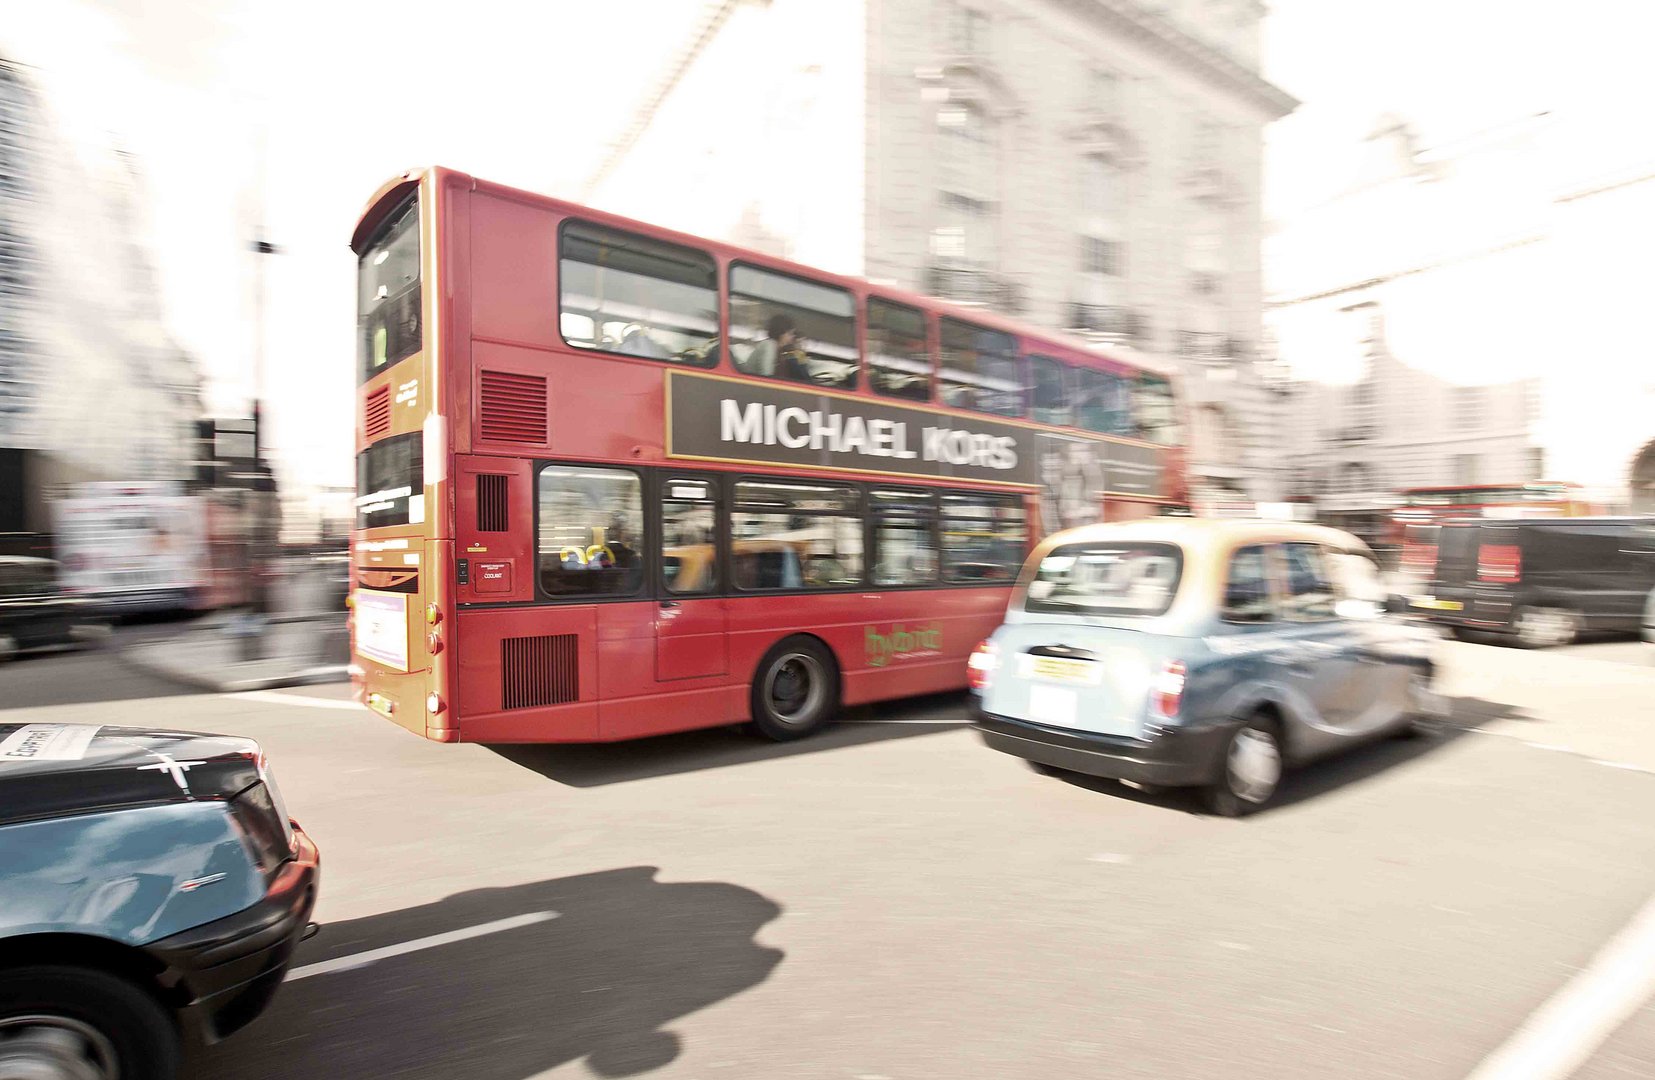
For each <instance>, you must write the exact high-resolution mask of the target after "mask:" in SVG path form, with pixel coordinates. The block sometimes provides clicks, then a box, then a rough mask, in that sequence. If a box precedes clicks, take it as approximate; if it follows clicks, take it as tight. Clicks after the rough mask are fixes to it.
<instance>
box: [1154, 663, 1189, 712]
mask: <svg viewBox="0 0 1655 1080" xmlns="http://www.w3.org/2000/svg"><path fill="white" fill-rule="evenodd" d="M1151 700H1152V701H1153V702H1154V704H1155V711H1156V712H1158V713H1160V714H1161V715H1162V716H1165V717H1174V716H1177V715H1178V708H1179V706H1181V705H1182V704H1183V703H1184V662H1183V661H1182V660H1168V661H1167V662H1166V663H1165V664H1162V665H1161V673H1160V674H1159V675H1157V676H1156V677H1155V687H1154V692H1153V695H1152V698H1151Z"/></svg>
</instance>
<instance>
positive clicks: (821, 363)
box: [730, 263, 857, 389]
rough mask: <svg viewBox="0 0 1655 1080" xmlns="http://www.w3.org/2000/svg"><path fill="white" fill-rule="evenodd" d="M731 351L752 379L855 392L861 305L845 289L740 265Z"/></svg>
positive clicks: (733, 288) (734, 270) (734, 271)
mask: <svg viewBox="0 0 1655 1080" xmlns="http://www.w3.org/2000/svg"><path fill="white" fill-rule="evenodd" d="M730 352H731V354H732V355H733V356H734V357H735V361H736V368H737V370H739V371H744V372H746V373H747V374H749V375H764V376H767V377H769V378H772V379H788V380H791V381H793V382H802V383H810V384H812V385H815V386H832V387H837V388H839V389H849V388H851V387H853V386H855V385H856V363H857V352H856V300H855V298H854V297H852V296H851V294H850V293H848V292H846V291H845V290H844V289H839V288H835V287H833V286H831V285H821V284H818V283H817V282H814V281H808V280H806V279H804V278H798V277H793V276H792V275H790V274H778V273H775V272H774V271H770V270H761V269H759V268H758V267H756V266H743V265H741V264H739V263H738V264H736V265H735V266H732V267H731V268H730Z"/></svg>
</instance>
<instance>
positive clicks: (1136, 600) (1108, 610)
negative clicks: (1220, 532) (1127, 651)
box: [1023, 543, 1184, 615]
mask: <svg viewBox="0 0 1655 1080" xmlns="http://www.w3.org/2000/svg"><path fill="white" fill-rule="evenodd" d="M1183 569H1184V559H1183V553H1182V552H1181V551H1179V549H1178V548H1177V547H1175V546H1174V545H1172V544H1147V543H1138V544H1109V543H1094V544H1067V545H1065V546H1063V547H1059V548H1054V549H1052V551H1050V552H1049V553H1048V554H1047V555H1046V557H1045V558H1043V559H1041V560H1040V565H1039V566H1038V567H1037V568H1036V569H1035V572H1034V575H1033V577H1031V578H1030V579H1029V582H1028V588H1027V591H1026V595H1025V598H1024V601H1023V610H1024V611H1032V612H1039V613H1044V614H1051V615H1161V614H1164V613H1165V612H1166V610H1167V608H1169V607H1171V606H1172V598H1173V596H1174V595H1176V594H1177V592H1178V582H1179V579H1180V578H1181V577H1182V575H1183Z"/></svg>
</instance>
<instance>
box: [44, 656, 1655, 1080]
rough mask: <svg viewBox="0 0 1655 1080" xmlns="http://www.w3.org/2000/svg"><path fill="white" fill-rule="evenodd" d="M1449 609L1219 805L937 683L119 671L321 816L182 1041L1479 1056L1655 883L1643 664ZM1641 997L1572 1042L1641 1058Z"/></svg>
mask: <svg viewBox="0 0 1655 1080" xmlns="http://www.w3.org/2000/svg"><path fill="white" fill-rule="evenodd" d="M1442 647H1443V663H1444V669H1445V677H1444V683H1443V685H1444V689H1445V690H1446V691H1447V692H1448V693H1449V694H1450V696H1451V697H1452V698H1453V699H1454V716H1453V719H1452V720H1451V721H1450V722H1449V723H1448V724H1447V725H1445V726H1444V727H1443V728H1441V729H1440V730H1439V731H1438V732H1437V733H1436V734H1435V735H1434V736H1433V737H1429V738H1425V739H1420V740H1412V741H1405V742H1388V743H1384V744H1380V745H1377V746H1374V747H1372V748H1370V749H1367V750H1364V751H1362V752H1359V753H1357V754H1355V755H1352V756H1349V757H1346V758H1344V759H1341V760H1339V761H1337V762H1333V763H1329V764H1326V765H1322V766H1317V767H1314V768H1312V769H1311V770H1308V771H1306V772H1304V773H1302V774H1298V775H1296V776H1295V777H1293V778H1292V779H1291V780H1290V786H1289V788H1288V789H1287V791H1286V792H1285V798H1284V801H1283V805H1282V806H1280V807H1279V808H1278V809H1274V810H1272V811H1269V812H1266V813H1264V814H1260V815H1257V816H1255V817H1252V818H1249V819H1244V820H1241V821H1228V820H1219V819H1214V818H1210V817H1205V816H1202V815H1200V814H1199V813H1197V812H1195V803H1194V801H1193V800H1192V799H1189V798H1186V797H1183V796H1181V795H1178V794H1172V795H1167V796H1164V797H1153V798H1152V797H1148V796H1145V795H1142V794H1140V793H1137V792H1134V791H1132V790H1131V789H1128V788H1124V787H1120V786H1117V785H1110V784H1105V783H1094V782H1089V781H1065V780H1061V779H1052V778H1046V777H1040V776H1037V775H1035V774H1034V773H1032V772H1031V771H1029V770H1027V769H1026V768H1024V767H1023V766H1022V765H1021V764H1020V763H1019V762H1017V761H1014V760H1012V759H1009V758H1006V757H1003V756H1001V755H998V754H995V753H993V752H991V751H989V750H987V749H985V748H983V747H982V746H981V745H980V744H979V743H978V741H977V739H976V737H975V735H974V734H973V733H971V732H970V731H969V730H968V729H966V728H964V727H963V726H962V725H961V724H960V720H961V718H962V716H963V701H962V700H961V699H959V698H940V699H927V700H924V701H918V702H911V703H906V704H904V705H903V706H901V707H900V708H888V709H884V710H881V711H878V712H869V713H863V714H860V715H859V716H858V717H857V718H856V719H857V720H858V721H860V722H853V723H846V724H843V725H840V726H839V727H837V728H836V729H834V730H832V731H831V732H829V733H827V735H826V736H824V737H821V738H817V739H813V740H810V741H808V742H805V743H802V744H794V745H790V746H785V747H776V746H771V745H768V744H763V743H757V742H753V741H750V740H749V739H748V738H747V737H746V736H744V735H741V734H739V733H736V732H733V731H723V730H721V731H712V732H701V733H695V734H691V735H684V736H672V737H668V738H663V739H657V740H650V741H648V742H643V743H633V744H626V745H618V746H597V747H531V748H512V749H504V748H502V749H500V750H493V749H489V748H486V747H480V746H442V745H437V744H432V743H426V742H423V741H421V740H419V739H416V738H414V737H412V736H410V735H407V734H405V733H404V732H402V731H401V730H400V729H398V728H396V727H394V726H392V725H390V724H388V723H386V722H384V721H381V720H379V719H377V718H376V717H374V716H372V715H370V714H368V713H366V712H364V711H361V710H358V709H356V708H355V707H354V706H351V705H349V703H347V702H344V701H343V700H341V699H342V697H343V695H344V688H343V687H326V688H310V689H306V690H302V691H294V692H291V693H289V692H271V693H261V694H250V695H234V696H222V695H199V696H193V697H172V698H160V699H151V700H148V701H134V702H131V703H129V704H128V705H127V706H124V707H123V708H122V710H121V714H122V719H123V720H124V721H127V722H143V721H144V720H145V719H153V720H155V721H156V722H165V723H167V724H169V725H176V726H186V727H200V728H216V729H220V730H227V731H234V732H238V733H245V734H250V735H253V736H256V737H258V738H260V739H261V740H263V741H264V743H265V744H266V746H267V747H268V748H269V749H270V751H271V752H272V754H273V757H274V760H275V762H276V765H277V770H278V772H279V773H280V774H281V777H282V783H283V787H284V790H285V792H286V795H287V800H288V803H289V805H290V807H291V808H292V810H293V812H294V813H295V815H296V816H298V817H299V819H300V820H301V821H302V822H303V824H304V826H305V827H306V828H307V829H308V830H309V831H310V833H311V834H312V835H313V836H314V837H315V838H316V840H317V842H318V843H319V844H320V846H321V849H322V852H323V865H324V876H323V885H322V899H321V903H320V907H319V910H318V918H319V919H320V920H321V921H322V922H323V923H324V924H325V927H324V930H323V931H322V934H321V935H320V936H319V937H317V938H316V939H314V940H313V941H311V942H309V943H307V944H306V945H305V946H303V947H302V949H301V952H300V956H299V959H298V961H297V963H298V965H299V967H298V970H297V971H296V972H295V975H296V977H295V978H294V979H292V980H290V983H289V985H288V986H286V987H285V988H284V990H283V992H282V994H281V995H280V996H279V997H278V999H277V1002H276V1004H275V1005H274V1007H273V1009H272V1011H271V1012H270V1014H269V1015H267V1016H266V1017H265V1018H264V1019H262V1020H260V1021H259V1022H258V1023H257V1024H256V1025H255V1026H253V1027H252V1028H250V1029H249V1030H248V1031H246V1032H245V1033H243V1034H242V1035H240V1036H238V1037H236V1038H235V1039H233V1040H231V1041H229V1042H227V1043H225V1044H223V1045H222V1046H219V1047H215V1048H212V1049H210V1050H207V1051H205V1052H202V1053H200V1054H198V1055H196V1058H195V1060H194V1062H193V1064H192V1066H191V1071H190V1072H189V1074H188V1075H189V1076H191V1077H194V1078H206V1077H223V1078H229V1080H251V1078H255V1077H311V1076H339V1077H352V1078H358V1077H361V1078H380V1077H399V1078H401V1077H410V1078H432V1080H435V1078H449V1077H455V1076H466V1077H471V1078H476V1080H526V1078H529V1077H536V1076H541V1075H549V1076H589V1075H599V1076H627V1075H639V1074H644V1073H648V1074H650V1075H654V1076H662V1077H703V1078H705V1077H714V1078H716V1077H732V1078H747V1077H755V1078H757V1077H762V1078H765V1080H772V1078H789V1077H800V1078H804V1077H811V1078H815V1077H846V1078H861V1080H876V1078H890V1080H895V1078H906V1077H925V1078H929V1077H937V1078H950V1080H954V1078H977V1077H983V1078H994V1080H1005V1078H1007V1077H1013V1078H1019V1077H1048V1076H1083V1075H1084V1076H1110V1077H1144V1078H1149V1077H1155V1078H1166V1077H1209V1076H1224V1077H1227V1078H1238V1080H1239V1078H1247V1080H1250V1078H1258V1080H1279V1078H1288V1080H1292V1078H1301V1077H1302V1078H1312V1077H1314V1078H1318V1080H1321V1078H1326V1077H1341V1078H1343V1077H1363V1078H1366V1077H1406V1078H1410V1080H1413V1078H1419V1080H1432V1078H1444V1080H1448V1078H1455V1080H1458V1078H1464V1077H1467V1076H1468V1075H1471V1074H1472V1073H1473V1071H1474V1070H1475V1069H1476V1068H1477V1066H1478V1064H1479V1062H1482V1061H1483V1060H1484V1059H1485V1058H1486V1057H1487V1056H1488V1055H1490V1054H1491V1053H1492V1052H1494V1051H1495V1050H1496V1048H1498V1047H1500V1046H1501V1045H1502V1044H1504V1043H1506V1041H1507V1040H1508V1039H1510V1038H1512V1036H1513V1035H1514V1033H1516V1032H1518V1031H1519V1030H1520V1029H1522V1028H1523V1027H1524V1025H1525V1024H1526V1023H1527V1022H1529V1020H1530V1018H1531V1017H1532V1016H1533V1015H1534V1014H1535V1012H1536V1010H1537V1009H1539V1008H1540V1007H1541V1006H1542V1005H1543V1003H1545V1002H1546V1001H1547V1000H1548V999H1550V998H1552V997H1553V995H1555V994H1557V993H1559V992H1560V991H1562V990H1564V988H1565V987H1568V986H1572V985H1574V983H1575V981H1576V980H1578V979H1579V978H1582V977H1583V972H1586V973H1588V974H1589V973H1590V972H1591V971H1595V970H1596V965H1594V963H1593V958H1594V956H1595V955H1596V954H1597V953H1598V951H1599V950H1600V949H1601V948H1603V947H1604V945H1605V943H1606V942H1608V941H1610V939H1612V938H1614V937H1615V936H1616V935H1617V934H1619V933H1621V931H1622V929H1623V927H1625V926H1626V925H1627V924H1628V922H1629V920H1632V919H1633V918H1634V916H1635V915H1636V913H1637V912H1639V910H1640V909H1641V908H1642V907H1643V905H1645V904H1646V903H1647V902H1648V901H1649V899H1650V898H1651V896H1655V827H1651V822H1655V671H1649V670H1647V669H1645V668H1644V667H1643V666H1641V665H1639V664H1634V663H1626V662H1622V661H1620V660H1619V659H1616V658H1615V657H1614V656H1613V654H1609V653H1602V652H1600V653H1598V654H1593V653H1590V652H1584V653H1583V652H1580V651H1578V650H1576V651H1572V652H1558V653H1554V654H1537V653H1523V652H1518V651H1515V650H1510V649H1500V648H1495V647H1491V646H1484V645H1466V644H1460V643H1453V642H1444V643H1443V646H1442ZM1583 648H1584V649H1590V648H1591V646H1586V647H1583ZM108 712H109V710H108V708H107V707H105V706H96V705H84V704H83V705H72V704H71V705H65V706H62V707H59V708H49V709H35V710H24V711H23V715H25V716H26V717H27V718H29V719H48V718H50V719H61V720H85V719H91V718H105V717H107V716H108ZM870 721H874V722H870ZM466 933H469V934H470V936H465V935H466ZM439 935H446V937H439ZM434 937H437V938H438V941H437V942H435V943H433V942H432V941H431V939H432V938H434ZM381 950H388V953H387V952H381ZM393 954H394V955H393ZM364 959H366V960H367V961H368V962H367V963H366V964H363V960H364ZM333 961H345V963H343V964H342V965H333V964H332V962H333ZM353 965H355V966H353ZM1640 1003H1642V1008H1641V1009H1639V1010H1638V1011H1635V1012H1634V1013H1633V1014H1632V1016H1631V1018H1630V1019H1629V1020H1627V1021H1626V1022H1625V1023H1624V1024H1618V1025H1615V1026H1614V1029H1613V1030H1612V1031H1609V1032H1607V1033H1605V1035H1606V1037H1605V1039H1604V1040H1603V1041H1602V1042H1601V1045H1599V1044H1598V1043H1597V1042H1596V1041H1593V1042H1592V1043H1591V1045H1589V1046H1587V1047H1586V1053H1587V1055H1588V1056H1589V1061H1588V1062H1587V1063H1586V1065H1585V1066H1584V1068H1583V1069H1582V1071H1581V1072H1580V1073H1579V1075H1580V1076H1583V1077H1590V1078H1593V1080H1607V1078H1611V1077H1632V1076H1640V1077H1641V1076H1648V1075H1651V1074H1655V1011H1651V1009H1650V1007H1649V1006H1648V1004H1647V1003H1646V1002H1642V999H1641V997H1640V998H1638V999H1636V1000H1632V1002H1631V1006H1629V1007H1636V1006H1638V1005H1639V1004H1640ZM1520 1075H1527V1074H1520ZM1535 1075H1538V1074H1535Z"/></svg>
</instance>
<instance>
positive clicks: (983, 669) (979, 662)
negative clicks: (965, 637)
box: [965, 641, 1000, 690]
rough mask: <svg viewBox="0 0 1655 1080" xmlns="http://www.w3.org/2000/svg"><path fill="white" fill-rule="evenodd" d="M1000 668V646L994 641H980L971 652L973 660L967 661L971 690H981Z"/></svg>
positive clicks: (967, 678) (967, 677) (967, 673)
mask: <svg viewBox="0 0 1655 1080" xmlns="http://www.w3.org/2000/svg"><path fill="white" fill-rule="evenodd" d="M999 666H1000V646H998V645H996V644H994V642H992V641H979V642H978V643H977V647H976V648H975V649H973V650H972V651H971V659H970V660H968V661H966V665H965V668H966V680H967V682H968V683H969V684H970V686H971V689H973V690H981V689H983V688H984V687H985V686H987V685H988V683H989V680H990V679H992V678H993V677H994V671H995V669H996V668H998V667H999Z"/></svg>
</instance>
